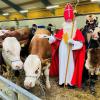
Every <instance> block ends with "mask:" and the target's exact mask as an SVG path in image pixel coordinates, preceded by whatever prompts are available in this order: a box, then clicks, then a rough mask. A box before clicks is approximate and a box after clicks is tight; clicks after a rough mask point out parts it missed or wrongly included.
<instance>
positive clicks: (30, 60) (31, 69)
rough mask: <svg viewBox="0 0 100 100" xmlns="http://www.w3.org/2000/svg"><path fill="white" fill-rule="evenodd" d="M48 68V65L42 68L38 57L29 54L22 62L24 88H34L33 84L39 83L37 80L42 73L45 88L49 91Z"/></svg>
mask: <svg viewBox="0 0 100 100" xmlns="http://www.w3.org/2000/svg"><path fill="white" fill-rule="evenodd" d="M49 67H50V63H47V64H46V65H44V66H42V64H41V60H40V58H39V56H38V55H33V54H30V55H29V56H28V57H27V58H26V60H25V62H24V71H25V80H24V86H25V87H26V88H27V89H29V88H32V87H34V86H35V84H36V83H38V82H39V81H38V79H39V77H40V75H41V74H42V72H44V75H45V77H46V87H47V88H48V89H49V88H50V87H51V86H50V82H49V70H48V69H49Z"/></svg>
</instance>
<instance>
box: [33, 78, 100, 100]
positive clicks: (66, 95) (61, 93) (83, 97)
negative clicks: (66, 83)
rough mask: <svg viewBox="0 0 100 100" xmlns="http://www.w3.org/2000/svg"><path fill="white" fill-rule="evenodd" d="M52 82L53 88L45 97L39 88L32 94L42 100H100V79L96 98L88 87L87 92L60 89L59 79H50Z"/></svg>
mask: <svg viewBox="0 0 100 100" xmlns="http://www.w3.org/2000/svg"><path fill="white" fill-rule="evenodd" d="M50 82H51V86H52V87H51V89H50V90H45V96H43V91H41V88H39V86H36V87H35V88H34V89H32V91H31V92H32V93H34V94H35V95H36V96H38V97H40V98H41V99H42V100H100V79H99V80H98V81H97V82H96V95H95V96H93V95H91V94H90V91H89V87H87V89H86V91H83V90H82V89H78V88H75V89H68V88H67V87H66V88H64V87H60V86H58V79H57V78H50ZM41 92H42V93H41Z"/></svg>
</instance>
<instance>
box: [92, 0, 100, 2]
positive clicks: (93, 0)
mask: <svg viewBox="0 0 100 100" xmlns="http://www.w3.org/2000/svg"><path fill="white" fill-rule="evenodd" d="M91 2H100V0H91Z"/></svg>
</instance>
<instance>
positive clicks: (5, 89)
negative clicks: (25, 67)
mask: <svg viewBox="0 0 100 100" xmlns="http://www.w3.org/2000/svg"><path fill="white" fill-rule="evenodd" d="M0 100H41V99H40V98H38V97H36V96H35V95H33V94H31V93H30V92H28V91H27V90H25V89H23V88H21V87H19V86H18V85H16V84H14V83H13V82H11V81H9V80H7V79H5V78H4V77H2V76H0Z"/></svg>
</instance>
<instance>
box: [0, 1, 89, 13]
mask: <svg viewBox="0 0 100 100" xmlns="http://www.w3.org/2000/svg"><path fill="white" fill-rule="evenodd" d="M77 1H79V2H80V3H81V2H82V3H84V2H89V1H90V0H0V14H2V13H5V12H16V11H17V12H18V11H20V10H26V9H27V10H29V9H41V8H45V7H46V6H49V5H57V4H59V5H63V4H66V3H67V2H71V3H76V2H77Z"/></svg>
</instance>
